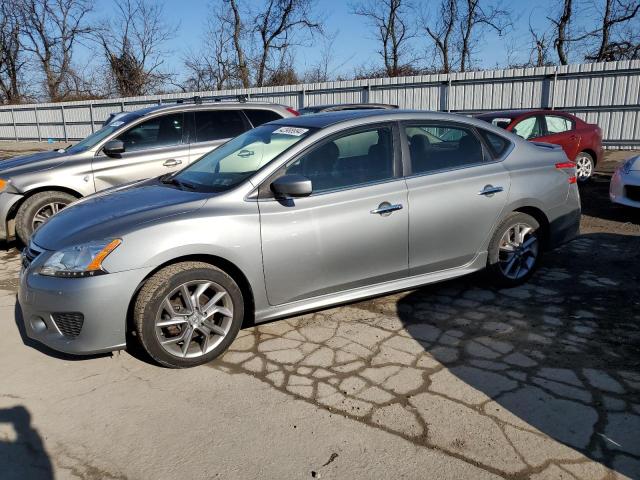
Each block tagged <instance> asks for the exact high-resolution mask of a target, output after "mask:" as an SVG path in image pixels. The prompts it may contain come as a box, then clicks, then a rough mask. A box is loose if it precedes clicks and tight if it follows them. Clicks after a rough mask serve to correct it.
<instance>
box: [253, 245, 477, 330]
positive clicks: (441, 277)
mask: <svg viewBox="0 0 640 480" xmlns="http://www.w3.org/2000/svg"><path fill="white" fill-rule="evenodd" d="M486 265H487V252H480V253H478V254H477V255H476V256H475V257H474V259H473V260H471V261H470V262H469V263H467V264H466V265H463V266H461V267H456V268H451V269H447V270H440V271H438V272H431V273H425V274H422V275H415V276H413V277H407V278H402V279H399V280H393V281H390V282H383V283H378V284H375V285H369V286H366V287H360V288H354V289H352V290H347V291H344V292H338V293H331V294H327V295H322V296H319V297H313V298H307V299H305V300H299V301H297V302H291V303H285V304H283V305H277V306H275V307H269V308H266V309H263V310H260V311H257V312H256V314H255V315H256V316H255V323H263V322H268V321H270V320H276V319H278V318H284V317H291V316H293V315H298V314H300V313H304V312H310V311H314V310H319V309H322V308H326V307H330V306H335V305H340V304H344V303H350V302H354V301H356V300H364V299H367V298H372V297H379V296H381V295H385V294H389V293H392V292H399V291H402V290H410V289H412V288H416V287H420V286H423V285H428V284H430V283H437V282H442V281H445V280H450V279H452V278H456V277H461V276H463V275H468V274H470V273H473V272H477V271H478V270H482V269H483V268H485V267H486Z"/></svg>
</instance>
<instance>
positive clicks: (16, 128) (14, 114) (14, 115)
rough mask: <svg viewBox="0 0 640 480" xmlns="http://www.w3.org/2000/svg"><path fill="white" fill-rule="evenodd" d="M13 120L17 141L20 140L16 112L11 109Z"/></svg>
mask: <svg viewBox="0 0 640 480" xmlns="http://www.w3.org/2000/svg"><path fill="white" fill-rule="evenodd" d="M11 122H12V123H13V134H14V135H15V137H16V142H17V141H18V127H17V126H16V113H15V111H14V110H13V108H12V109H11Z"/></svg>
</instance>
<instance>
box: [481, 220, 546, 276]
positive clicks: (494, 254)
mask: <svg viewBox="0 0 640 480" xmlns="http://www.w3.org/2000/svg"><path fill="white" fill-rule="evenodd" d="M521 227H524V229H521ZM527 229H529V231H528V232H527V233H526V234H524V235H522V237H523V238H521V239H518V238H517V235H516V233H518V232H519V233H523V232H524V230H527ZM539 231H540V224H539V223H538V222H537V221H536V219H535V218H533V217H532V216H530V215H527V214H526V213H521V212H512V213H511V214H509V215H508V216H507V218H505V219H504V220H503V221H502V222H500V225H498V227H497V228H496V230H495V232H494V233H493V236H492V237H491V241H490V242H489V258H488V260H487V273H488V274H489V277H490V278H491V280H492V281H493V282H494V283H495V284H497V285H498V286H500V287H505V288H509V287H516V286H518V285H521V284H523V283H525V282H526V281H527V280H529V278H531V275H533V273H534V271H535V269H536V268H537V266H538V263H539V261H540V255H541V252H542V245H541V243H542V242H541V239H540V238H539V237H538V232H539ZM507 232H509V235H507ZM507 239H509V240H511V239H514V240H515V241H513V242H512V243H506V242H505V240H507ZM518 242H521V244H520V245H518V246H515V245H514V244H516V243H518ZM525 246H526V247H525Z"/></svg>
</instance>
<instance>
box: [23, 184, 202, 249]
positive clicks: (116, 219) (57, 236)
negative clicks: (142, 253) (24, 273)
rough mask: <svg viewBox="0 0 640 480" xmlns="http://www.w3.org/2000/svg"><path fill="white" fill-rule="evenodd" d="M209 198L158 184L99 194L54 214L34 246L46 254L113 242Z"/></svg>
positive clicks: (197, 193)
mask: <svg viewBox="0 0 640 480" xmlns="http://www.w3.org/2000/svg"><path fill="white" fill-rule="evenodd" d="M211 195H212V194H211V193H201V192H193V191H187V190H179V189H177V188H174V187H172V186H169V185H164V184H163V183H161V182H160V181H158V180H150V181H146V182H142V183H137V184H134V185H131V186H128V187H125V188H119V189H116V190H112V191H110V192H106V193H98V194H96V195H92V196H90V197H86V198H83V199H81V200H79V201H77V202H74V203H73V204H71V205H69V206H68V207H67V208H65V209H64V210H61V211H60V212H59V213H57V214H56V215H55V216H54V217H52V218H51V219H50V220H48V221H47V222H46V223H44V224H43V225H42V226H41V227H40V228H39V229H38V230H37V231H36V233H35V234H34V236H33V242H34V243H35V244H36V245H38V246H40V247H42V248H45V249H47V250H59V249H61V248H64V247H68V246H70V245H77V244H80V243H84V242H88V241H92V240H102V239H109V238H115V237H118V236H121V235H124V234H125V233H126V232H128V231H129V230H131V229H135V228H137V227H138V226H140V225H141V224H144V223H148V222H152V221H154V220H158V219H160V218H164V217H168V216H173V215H178V214H184V213H188V212H191V211H195V210H197V209H199V208H200V207H202V205H204V203H205V202H206V200H207V198H209V197H211ZM149 241H153V240H152V239H149Z"/></svg>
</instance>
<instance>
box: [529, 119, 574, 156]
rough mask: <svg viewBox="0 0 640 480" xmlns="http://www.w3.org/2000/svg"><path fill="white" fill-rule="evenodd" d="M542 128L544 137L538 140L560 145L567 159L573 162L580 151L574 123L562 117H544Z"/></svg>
mask: <svg viewBox="0 0 640 480" xmlns="http://www.w3.org/2000/svg"><path fill="white" fill-rule="evenodd" d="M544 128H545V132H544V136H542V137H540V138H539V139H538V140H539V141H541V142H549V143H555V144H556V145H560V146H561V147H562V148H563V150H564V152H565V153H566V154H567V158H568V159H569V160H575V158H576V155H577V154H578V152H579V151H580V140H581V139H580V135H579V134H578V132H577V131H576V125H575V122H574V121H573V120H571V119H570V118H567V117H565V116H562V115H545V116H544Z"/></svg>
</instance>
